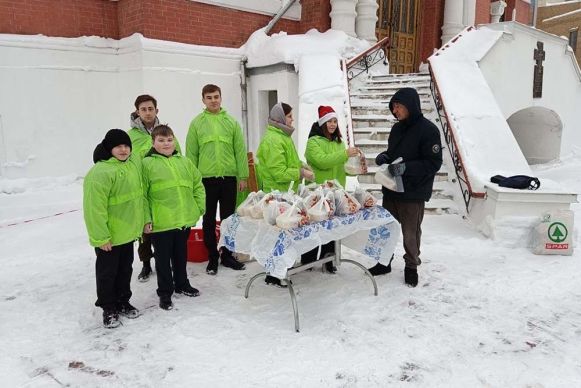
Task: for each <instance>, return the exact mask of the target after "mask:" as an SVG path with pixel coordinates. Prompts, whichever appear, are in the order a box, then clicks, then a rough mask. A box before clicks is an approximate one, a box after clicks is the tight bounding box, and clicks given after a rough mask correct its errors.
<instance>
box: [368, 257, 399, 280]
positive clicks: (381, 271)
mask: <svg viewBox="0 0 581 388" xmlns="http://www.w3.org/2000/svg"><path fill="white" fill-rule="evenodd" d="M392 261H393V255H391V259H389V264H388V265H383V264H380V263H377V264H375V265H374V266H373V267H371V268H369V269H368V271H369V273H371V274H372V275H373V276H379V275H385V274H388V273H390V272H391V262H392Z"/></svg>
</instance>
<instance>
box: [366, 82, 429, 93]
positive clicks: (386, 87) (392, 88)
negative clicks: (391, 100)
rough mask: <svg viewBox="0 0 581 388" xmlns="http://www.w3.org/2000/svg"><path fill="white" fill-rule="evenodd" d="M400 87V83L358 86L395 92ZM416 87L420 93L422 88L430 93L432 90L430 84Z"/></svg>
mask: <svg viewBox="0 0 581 388" xmlns="http://www.w3.org/2000/svg"><path fill="white" fill-rule="evenodd" d="M406 87H411V86H409V85H406ZM399 89H401V86H399V85H395V86H394V85H381V84H378V85H369V84H366V85H363V86H360V87H359V88H358V90H359V91H361V92H362V91H365V90H376V91H393V92H394V93H395V92H397V91H398V90H399ZM414 89H416V90H417V91H418V93H420V90H421V91H423V92H424V93H429V92H430V85H421V86H415V87H414Z"/></svg>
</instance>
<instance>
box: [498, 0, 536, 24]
mask: <svg viewBox="0 0 581 388" xmlns="http://www.w3.org/2000/svg"><path fill="white" fill-rule="evenodd" d="M515 9H516V21H517V22H519V23H522V24H526V25H530V24H531V23H532V18H533V10H532V6H531V4H530V3H528V2H526V1H524V0H506V8H505V9H504V20H505V21H511V20H512V12H513V10H515Z"/></svg>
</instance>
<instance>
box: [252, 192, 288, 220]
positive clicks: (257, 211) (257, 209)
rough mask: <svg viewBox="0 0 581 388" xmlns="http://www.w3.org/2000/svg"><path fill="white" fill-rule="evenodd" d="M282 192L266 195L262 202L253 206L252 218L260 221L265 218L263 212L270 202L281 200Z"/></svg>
mask: <svg viewBox="0 0 581 388" xmlns="http://www.w3.org/2000/svg"><path fill="white" fill-rule="evenodd" d="M280 195H281V194H280V192H278V191H273V192H272V193H268V194H265V195H264V196H263V197H262V198H261V199H260V201H258V202H257V203H256V204H255V205H254V206H252V208H251V210H250V216H251V217H252V218H256V219H260V218H263V217H264V215H263V214H262V211H263V210H264V208H265V207H266V206H267V205H268V203H269V202H270V201H274V200H276V198H280Z"/></svg>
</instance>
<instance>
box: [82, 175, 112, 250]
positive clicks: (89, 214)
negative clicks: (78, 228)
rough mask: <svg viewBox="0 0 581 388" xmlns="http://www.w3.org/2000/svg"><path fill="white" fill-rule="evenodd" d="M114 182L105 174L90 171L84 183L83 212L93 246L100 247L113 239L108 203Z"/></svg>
mask: <svg viewBox="0 0 581 388" xmlns="http://www.w3.org/2000/svg"><path fill="white" fill-rule="evenodd" d="M111 186H112V182H110V181H109V179H108V176H107V175H105V174H94V173H91V172H89V174H87V176H86V177H85V181H84V183H83V214H84V218H85V225H86V226H87V232H88V234H89V242H90V244H91V246H94V247H100V246H102V245H104V244H106V243H107V242H109V241H111V232H110V230H109V228H108V227H107V222H108V220H109V215H108V203H109V193H110V191H111Z"/></svg>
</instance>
